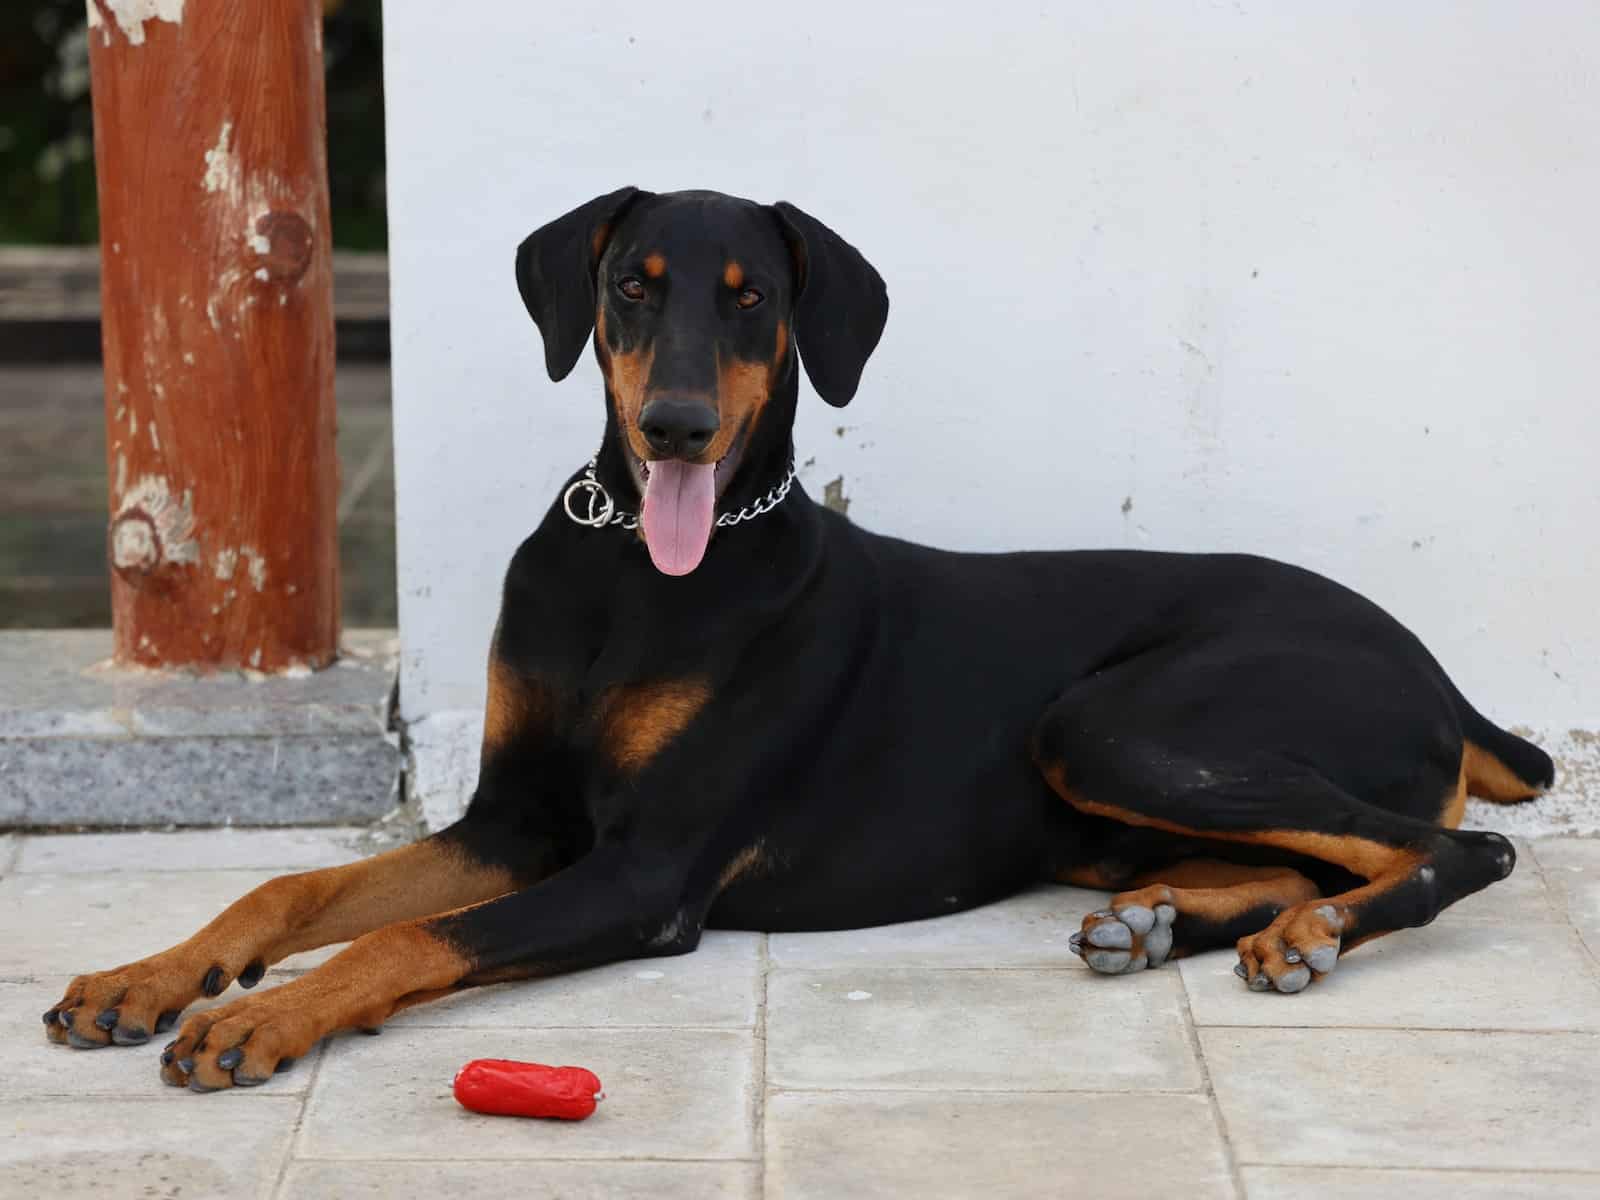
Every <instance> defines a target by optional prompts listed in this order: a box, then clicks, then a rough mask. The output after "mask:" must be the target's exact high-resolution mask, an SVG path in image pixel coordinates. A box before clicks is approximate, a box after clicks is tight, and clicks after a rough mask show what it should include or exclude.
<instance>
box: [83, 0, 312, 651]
mask: <svg viewBox="0 0 1600 1200" xmlns="http://www.w3.org/2000/svg"><path fill="white" fill-rule="evenodd" d="M321 22H322V0H248V2H247V3H240V2H234V0H187V2H185V0H89V26H90V28H89V43H90V52H89V63H90V72H91V76H90V77H91V82H92V86H93V98H94V128H95V138H94V144H95V145H94V148H95V168H96V173H97V177H98V183H99V191H100V257H101V263H102V276H101V278H102V283H101V294H102V303H101V313H102V318H101V319H102V322H103V328H104V332H103V340H104V351H105V386H106V428H107V438H106V458H107V465H108V470H109V475H110V493H111V528H110V536H109V552H110V555H111V562H112V567H113V571H112V583H111V591H112V620H113V624H114V625H115V629H116V655H117V659H118V661H120V662H122V663H139V664H144V665H150V666H198V667H253V668H257V669H259V670H262V671H273V670H281V669H284V668H287V667H292V666H296V665H304V666H321V665H323V664H325V663H327V662H329V661H331V660H332V658H333V657H334V654H335V652H336V649H337V643H338V634H339V563H338V542H337V522H336V518H335V509H336V504H337V492H338V459H337V457H336V453H335V448H334V427H335V426H334V403H333V351H334V344H333V337H334V333H333V290H332V289H333V275H332V269H331V241H330V237H329V229H328V222H329V216H328V172H327V151H326V133H325V127H326V116H325V111H324V98H323V83H322V23H321Z"/></svg>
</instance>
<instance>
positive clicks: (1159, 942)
mask: <svg viewBox="0 0 1600 1200" xmlns="http://www.w3.org/2000/svg"><path fill="white" fill-rule="evenodd" d="M1118 899H1122V897H1118ZM1140 899H1143V898H1140ZM1148 899H1151V900H1153V901H1155V902H1153V903H1149V904H1145V903H1139V902H1138V900H1137V899H1135V898H1132V897H1130V898H1129V900H1130V901H1132V902H1129V903H1122V904H1118V903H1117V901H1115V900H1113V901H1112V907H1111V908H1103V909H1101V910H1100V911H1098V912H1092V913H1090V914H1089V915H1088V916H1086V917H1085V918H1084V919H1083V928H1082V929H1081V930H1079V931H1078V932H1077V933H1075V934H1073V935H1072V937H1071V938H1070V939H1069V940H1068V942H1067V945H1068V948H1069V949H1071V951H1072V952H1073V953H1074V954H1076V955H1078V957H1080V958H1082V959H1083V961H1084V962H1086V963H1088V964H1089V966H1090V967H1091V968H1092V969H1093V970H1095V971H1098V972H1100V974H1102V975H1127V974H1130V973H1131V972H1134V971H1142V970H1144V969H1145V968H1146V967H1159V966H1160V965H1161V964H1162V963H1164V962H1165V961H1166V960H1167V957H1168V956H1169V955H1170V954H1171V953H1172V922H1173V920H1174V918H1175V917H1176V916H1177V909H1176V908H1174V907H1173V906H1172V905H1171V904H1166V903H1163V902H1160V901H1159V900H1158V899H1157V898H1155V897H1149V898H1148Z"/></svg>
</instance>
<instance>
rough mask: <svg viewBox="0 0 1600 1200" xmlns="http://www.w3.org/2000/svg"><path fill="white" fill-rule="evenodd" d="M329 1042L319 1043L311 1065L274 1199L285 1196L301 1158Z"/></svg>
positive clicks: (326, 1039) (274, 1186) (276, 1182)
mask: <svg viewBox="0 0 1600 1200" xmlns="http://www.w3.org/2000/svg"><path fill="white" fill-rule="evenodd" d="M328 1041H329V1039H328V1038H326V1037H324V1038H323V1039H322V1040H321V1041H320V1042H318V1043H317V1056H316V1059H315V1061H313V1062H312V1064H311V1077H310V1078H309V1079H307V1080H306V1090H305V1094H304V1095H303V1096H301V1097H300V1110H299V1111H298V1112H296V1113H295V1115H294V1126H293V1128H291V1129H290V1130H289V1146H288V1149H287V1151H286V1152H285V1153H284V1156H283V1164H282V1165H281V1166H280V1167H279V1168H278V1178H277V1180H276V1181H275V1182H274V1183H273V1186H272V1195H273V1196H274V1197H279V1196H283V1195H285V1192H284V1188H285V1186H286V1185H287V1183H288V1179H289V1169H290V1168H291V1167H293V1166H294V1163H295V1159H296V1158H298V1157H299V1154H298V1150H299V1146H300V1135H301V1132H302V1131H303V1130H304V1129H305V1124H306V1112H307V1110H308V1109H310V1107H311V1093H312V1092H313V1091H315V1090H316V1087H317V1080H318V1079H319V1078H320V1077H321V1075H322V1060H323V1059H324V1058H326V1057H327V1056H328Z"/></svg>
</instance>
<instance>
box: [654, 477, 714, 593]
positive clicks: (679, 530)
mask: <svg viewBox="0 0 1600 1200" xmlns="http://www.w3.org/2000/svg"><path fill="white" fill-rule="evenodd" d="M716 482H717V468H716V467H715V466H704V467H699V466H695V465H694V464H693V463H686V462H676V461H662V462H653V463H651V464H650V478H649V480H648V481H647V482H646V483H645V485H644V508H643V510H642V511H641V513H640V516H639V519H640V523H641V524H643V526H644V542H645V545H646V546H648V547H649V548H650V561H651V562H653V563H655V565H656V570H658V571H660V572H661V573H662V574H663V575H687V574H688V573H689V572H690V571H692V570H694V569H695V568H696V567H698V566H699V565H700V560H701V558H703V557H704V556H705V552H706V543H707V542H708V541H710V540H711V509H712V505H713V504H714V503H715V500H716Z"/></svg>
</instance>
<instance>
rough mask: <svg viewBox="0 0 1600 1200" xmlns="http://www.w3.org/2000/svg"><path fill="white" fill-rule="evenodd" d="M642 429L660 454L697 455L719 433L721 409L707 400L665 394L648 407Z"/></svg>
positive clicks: (676, 456) (678, 456)
mask: <svg viewBox="0 0 1600 1200" xmlns="http://www.w3.org/2000/svg"><path fill="white" fill-rule="evenodd" d="M639 430H640V432H641V433H643V434H644V440H645V441H647V442H649V443H650V448H651V449H652V450H654V451H655V452H656V453H657V454H663V455H669V456H671V457H673V458H694V457H695V456H697V455H699V454H702V453H704V452H705V448H706V447H707V446H709V445H710V444H711V439H712V438H713V437H715V436H716V433H717V410H716V409H714V408H712V407H711V406H710V405H709V404H707V403H706V402H705V401H703V400H691V399H684V398H679V397H674V396H661V397H658V398H657V399H655V400H652V401H650V403H649V404H646V405H645V406H644V411H643V412H641V413H640V414H639Z"/></svg>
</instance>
